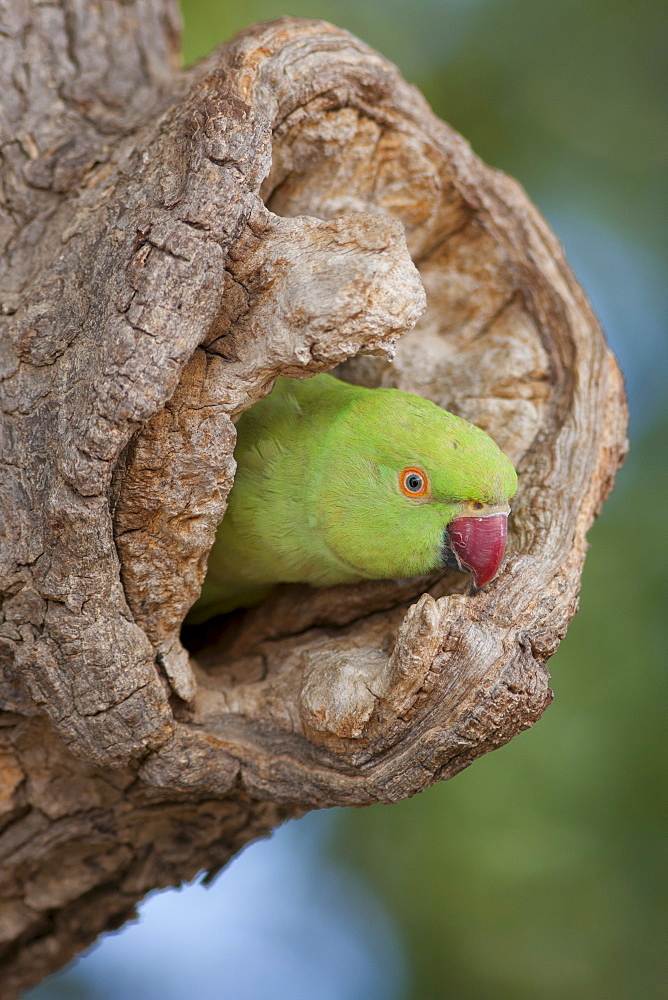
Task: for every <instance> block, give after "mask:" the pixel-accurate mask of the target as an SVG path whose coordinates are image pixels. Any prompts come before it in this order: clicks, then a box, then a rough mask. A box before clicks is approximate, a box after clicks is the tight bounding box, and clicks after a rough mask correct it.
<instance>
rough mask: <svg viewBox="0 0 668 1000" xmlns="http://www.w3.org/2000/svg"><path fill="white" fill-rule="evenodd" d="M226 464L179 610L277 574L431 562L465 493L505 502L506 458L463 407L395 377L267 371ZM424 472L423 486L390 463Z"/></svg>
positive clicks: (276, 578) (239, 592)
mask: <svg viewBox="0 0 668 1000" xmlns="http://www.w3.org/2000/svg"><path fill="white" fill-rule="evenodd" d="M237 435H238V437H237V446H236V449H235V453H234V454H235V458H236V460H237V472H236V476H235V481H234V486H233V488H232V490H231V492H230V496H229V499H228V508H227V512H226V514H225V518H224V520H223V521H222V523H221V525H220V527H219V528H218V532H217V535H216V541H215V543H214V545H213V548H212V550H211V553H210V555H209V567H208V573H207V576H206V579H205V581H204V586H203V588H202V594H201V597H200V599H199V600H198V601H197V603H196V604H195V605H194V606H193V608H192V609H191V611H190V614H189V616H188V621H189V622H192V623H197V622H201V621H205V620H206V619H207V618H210V617H212V616H213V615H215V614H220V613H222V612H226V611H231V610H233V609H234V608H235V607H240V606H249V605H251V604H255V603H258V602H259V601H260V600H262V599H263V598H264V596H266V594H267V593H268V592H269V590H270V589H271V587H273V586H274V585H275V584H277V583H309V584H311V585H312V586H316V587H324V586H331V585H333V584H338V583H353V582H357V581H359V580H364V579H371V580H377V579H398V578H402V577H409V576H416V575H419V574H422V573H427V572H429V571H431V570H434V569H436V568H438V567H439V566H441V565H442V552H443V537H444V531H445V528H446V527H447V525H448V524H449V522H450V521H451V520H452V518H453V517H456V516H458V515H461V514H462V513H463V512H465V511H466V509H467V505H468V506H470V505H471V504H472V503H477V504H484V505H486V506H487V505H494V504H502V503H506V502H507V501H508V500H509V499H510V497H512V496H513V495H514V493H515V491H516V489H517V476H516V474H515V470H514V469H513V467H512V465H511V463H510V461H509V460H508V459H507V458H506V456H505V455H504V454H503V453H502V452H501V451H500V449H499V448H498V446H497V445H496V444H495V442H494V441H492V439H491V438H490V437H489V436H488V435H487V434H485V433H484V431H481V430H480V429H479V428H478V427H474V426H473V425H472V424H469V423H468V422H467V421H465V420H463V419H462V418H461V417H457V416H455V415H454V414H452V413H448V411H447V410H443V409H441V408H440V407H438V406H436V405H435V404H434V403H431V402H429V401H428V400H426V399H423V398H422V397H421V396H414V395H412V394H410V393H406V392H400V391H399V390H398V389H364V388H361V387H360V386H353V385H349V384H348V383H346V382H341V381H339V380H338V379H336V378H333V377H332V376H331V375H317V376H315V377H314V378H310V379H306V380H297V379H286V378H279V379H277V381H276V385H275V386H274V389H273V390H272V392H271V393H270V394H269V395H268V396H266V397H265V398H264V399H262V400H260V402H258V403H256V404H255V406H253V407H252V408H251V409H250V410H248V411H247V412H246V413H244V414H243V415H242V417H241V418H240V420H239V422H238V424H237ZM412 467H417V468H419V469H421V470H423V471H424V472H425V473H426V476H427V479H428V482H429V486H430V492H429V496H427V497H425V498H414V497H410V496H406V495H405V494H404V493H403V492H402V489H401V486H400V473H401V472H402V470H404V469H406V468H412Z"/></svg>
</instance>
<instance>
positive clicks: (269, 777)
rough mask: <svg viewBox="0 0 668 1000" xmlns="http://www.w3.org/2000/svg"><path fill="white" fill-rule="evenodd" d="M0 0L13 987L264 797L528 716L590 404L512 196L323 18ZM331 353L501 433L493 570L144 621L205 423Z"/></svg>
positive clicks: (344, 782) (275, 816)
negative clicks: (199, 16) (480, 580)
mask: <svg viewBox="0 0 668 1000" xmlns="http://www.w3.org/2000/svg"><path fill="white" fill-rule="evenodd" d="M2 9H3V14H2V23H3V31H2V34H1V35H0V44H1V45H2V48H3V53H2V58H1V59H0V86H1V87H2V93H3V94H4V95H7V96H6V97H5V98H3V109H2V115H3V118H2V135H1V141H2V147H1V153H2V183H3V189H2V194H3V202H2V207H1V208H0V212H1V213H2V214H1V215H0V223H1V224H2V236H1V238H2V246H3V250H4V260H3V271H2V276H1V280H0V294H1V296H2V300H1V302H2V304H1V310H2V327H1V328H0V379H1V381H0V393H1V401H2V424H1V425H0V442H1V446H2V452H1V457H2V464H1V465H0V469H1V470H2V478H1V479H0V514H1V517H2V525H1V533H0V538H1V539H2V548H1V554H0V590H1V592H2V598H3V604H2V619H1V620H0V621H1V623H0V663H1V664H2V667H3V675H2V689H1V690H2V698H3V705H4V709H5V710H4V712H3V713H2V715H1V716H0V720H1V721H2V731H1V732H2V736H1V739H2V750H1V758H0V822H1V823H2V829H3V832H2V834H1V835H0V856H1V857H2V859H3V866H4V873H5V878H4V881H3V884H2V888H1V889H0V893H1V895H0V906H1V909H0V937H1V939H2V942H3V943H4V949H5V950H4V968H5V972H4V976H5V982H6V984H7V986H6V995H7V996H13V995H15V994H16V992H17V991H18V990H19V989H22V988H24V987H25V986H27V985H29V984H31V983H32V982H35V981H37V980H38V979H39V978H40V977H41V976H43V975H44V974H46V973H47V972H49V971H52V970H53V969H55V968H57V967H58V966H59V965H60V964H62V963H63V962H65V961H66V960H67V959H68V958H70V957H71V955H72V954H73V953H74V952H76V951H77V950H79V949H81V948H82V947H84V946H85V945H86V944H88V943H89V942H90V941H92V940H93V939H94V937H95V936H96V935H97V934H98V933H100V932H101V931H103V930H104V929H106V928H109V927H113V926H116V925H118V924H119V923H120V922H122V921H123V920H124V919H126V918H127V917H128V915H129V914H130V913H131V912H132V909H133V906H134V903H135V902H136V901H137V900H138V899H140V898H141V897H142V896H143V895H144V893H145V892H147V891H148V890H149V889H152V888H155V887H157V886H164V885H168V884H176V883H178V882H180V881H181V880H183V879H188V878H191V877H193V876H194V875H195V874H196V873H197V872H198V871H201V870H216V869H217V868H219V867H220V866H221V865H222V864H224V863H225V861H226V860H227V859H228V858H229V857H230V855H231V854H232V853H233V852H234V851H235V850H237V849H238V848H239V847H240V846H241V845H243V844H244V843H245V842H247V841H248V840H249V839H251V838H252V837H255V836H258V835H260V834H261V833H262V832H265V831H267V830H268V829H270V828H271V827H272V826H273V825H275V824H276V823H277V822H279V821H280V819H281V818H283V817H284V816H287V815H290V814H293V813H294V812H295V811H296V810H300V809H305V808H313V807H319V806H330V805H340V804H348V803H350V804H365V803H370V802H374V801H386V802H387V801H395V800H398V799H400V798H403V797H405V796H407V795H411V794H413V793H414V792H416V791H419V790H420V789H422V788H425V787H426V786H428V785H430V784H432V783H433V782H435V781H439V780H441V779H443V778H447V777H450V776H451V775H453V774H456V773H457V772H458V771H460V770H461V769H462V768H464V767H466V766H467V765H468V764H470V763H471V762H472V761H473V760H474V759H475V758H476V757H478V756H480V755H481V754H483V753H485V752H486V751H487V750H491V749H494V748H495V747H497V746H499V745H501V744H502V743H504V742H506V741H507V740H509V739H511V738H512V737H513V736H514V735H515V734H516V733H518V732H519V731H520V730H522V729H525V728H527V727H528V726H530V725H532V724H533V722H535V721H536V719H538V718H539V716H540V715H541V713H542V711H543V710H544V708H545V707H546V706H547V705H548V704H549V701H550V697H551V694H550V690H549V687H548V674H547V670H546V667H545V661H546V660H547V659H548V657H549V656H550V655H551V654H552V653H553V652H554V650H555V649H556V647H557V645H558V643H559V641H560V639H561V638H562V636H563V635H564V633H565V630H566V627H567V625H568V622H569V620H570V618H571V617H572V615H573V613H574V611H575V608H576V602H577V596H576V595H577V590H578V585H579V579H580V572H581V569H582V562H583V558H584V552H585V548H586V542H585V534H586V532H587V530H588V528H589V526H590V524H591V522H592V520H593V518H594V517H595V516H596V514H597V512H598V510H599V508H600V505H601V503H602V501H603V499H604V498H605V496H606V495H607V493H608V491H609V489H610V487H611V484H612V480H613V477H614V474H615V471H616V469H617V467H618V465H619V463H620V461H621V460H622V458H623V455H624V451H625V420H626V413H625V404H624V393H623V387H622V382H621V378H620V375H619V371H618V368H617V365H616V363H615V361H614V359H613V357H612V355H611V354H610V352H609V350H608V348H607V346H606V344H605V341H604V338H603V336H602V334H601V331H600V329H599V327H598V324H597V322H596V319H595V317H594V315H593V313H592V311H591V308H590V307H589V305H588V303H587V301H586V299H585V297H584V295H583V293H582V291H581V289H580V288H579V286H578V284H577V282H576V280H575V279H574V277H573V275H572V273H571V271H570V270H569V268H568V265H567V264H566V262H565V260H564V257H563V254H562V251H561V248H560V246H559V244H558V242H557V241H556V239H555V238H554V236H553V235H552V234H551V233H550V231H549V229H548V228H547V226H546V224H545V222H544V221H543V220H542V219H541V217H540V215H539V214H538V213H537V211H536V210H535V209H534V208H533V206H532V205H531V204H530V202H529V201H528V199H527V198H526V195H525V194H524V193H523V192H522V190H521V189H520V188H519V186H518V185H517V184H516V183H515V182H514V181H512V180H511V179H510V178H508V177H506V176H504V175H503V174H500V173H499V172H497V171H494V170H491V169H489V168H488V167H486V166H485V165H484V164H483V163H481V162H480V160H478V159H477V158H476V157H475V155H474V154H473V153H472V152H471V150H470V148H469V147H468V145H467V144H466V142H465V141H464V140H463V139H462V138H461V137H460V136H458V135H457V134H456V133H454V132H453V131H452V130H451V129H450V128H449V127H448V126H447V125H445V124H443V123H442V122H440V121H438V120H437V119H436V118H435V117H434V116H433V114H432V113H431V112H430V110H429V108H428V107H427V105H426V104H425V102H424V101H423V99H422V98H421V97H420V95H419V94H418V93H417V92H416V91H415V90H414V89H413V88H411V87H409V86H407V85H406V84H405V83H404V81H403V80H402V79H401V77H400V76H399V74H398V73H397V71H396V70H395V69H394V67H392V66H391V65H389V64H388V63H387V62H386V61H385V60H384V59H382V57H381V56H379V55H377V54H376V53H374V52H372V51H371V50H369V49H368V48H367V47H366V46H364V45H362V44H361V43H360V42H359V41H357V40H356V39H355V38H353V37H351V36H350V35H348V34H347V33H346V32H343V31H340V30H338V29H336V28H334V27H332V26H331V25H327V24H324V23H320V22H308V21H298V20H293V19H283V20H281V21H278V22H275V23H273V24H269V25H259V26H255V27H253V28H250V29H249V30H248V31H246V32H244V33H243V34H242V35H240V36H239V37H238V38H237V39H236V40H235V41H234V42H232V43H230V44H229V45H227V46H223V47H222V48H221V49H219V50H218V52H217V53H215V54H214V55H213V56H212V57H210V58H209V59H208V60H206V61H205V62H204V63H202V64H201V65H199V66H198V67H195V68H194V69H192V70H189V71H187V72H185V73H181V72H179V71H178V70H177V68H176V65H175V52H176V39H177V35H178V30H177V17H176V13H175V5H174V4H173V3H171V2H168V0H162V2H161V0H126V2H120V0H109V2H108V3H105V4H101V5H93V6H91V5H88V4H85V3H80V2H78V0H60V2H55V3H53V4H50V5H48V6H42V5H37V4H33V3H31V2H30V0H12V3H11V5H10V4H9V3H5V4H3V7H2ZM425 292H426V299H425ZM406 331H410V332H408V333H407V332H406ZM397 338H400V339H399V340H398V341H397ZM395 342H396V343H395ZM393 357H394V360H392V358H393ZM337 365H340V366H341V367H340V368H339V373H340V375H341V377H344V378H347V379H349V380H352V381H358V382H362V383H364V384H367V385H393V386H397V387H399V388H402V389H407V390H412V391H417V392H419V393H421V394H423V395H425V396H428V397H430V398H432V399H434V400H435V401H436V402H437V403H439V404H441V405H443V406H446V407H447V408H448V409H450V410H453V411H455V412H458V413H461V414H462V415H463V416H465V417H467V418H468V419H470V420H472V421H474V422H475V423H477V424H479V425H480V426H482V427H484V428H485V429H487V430H488V431H489V432H490V433H491V434H492V435H493V436H494V437H495V438H496V440H497V441H498V442H499V444H500V445H501V446H502V447H503V448H504V449H505V450H506V451H507V453H508V454H509V455H510V456H511V458H512V459H513V461H514V462H515V463H516V465H517V468H518V471H519V474H520V491H519V493H518V495H517V498H516V500H515V501H514V504H513V516H512V520H511V545H510V553H509V555H508V557H507V560H506V564H505V567H504V570H503V572H502V574H501V576H500V577H499V578H498V580H497V581H496V582H495V583H494V584H493V585H491V586H490V587H488V588H485V589H484V590H483V591H481V592H480V593H478V594H477V595H476V596H475V597H469V596H466V595H465V594H464V593H463V585H464V581H463V579H462V578H461V577H459V576H455V575H453V574H451V573H445V574H441V575H434V576H432V577H428V578H423V579H419V580H409V581H399V582H377V583H368V584H361V585H357V586H350V587H336V588H331V589H329V590H322V591H318V590H311V589H309V588H307V587H284V588H281V589H279V591H278V592H277V593H276V594H275V595H274V596H273V597H272V598H271V599H270V600H269V601H268V602H267V603H266V604H264V605H263V606H261V607H259V608H255V609H252V610H250V611H248V612H246V613H237V614H236V615H234V616H231V617H229V618H228V619H227V620H224V621H217V622H214V623H211V624H209V625H207V626H202V627H200V628H197V629H186V630H185V632H184V633H183V637H181V624H182V622H183V618H184V616H185V613H186V612H187V610H188V608H189V607H190V605H191V604H192V603H193V601H194V600H195V599H196V597H197V595H198V592H199V588H200V586H201V582H202V579H203V576H204V573H205V569H206V559H207V555H208V551H209V548H210V546H211V544H212V542H213V537H214V533H215V529H216V526H217V524H218V522H219V521H220V519H221V518H222V516H223V514H224V510H225V497H226V495H227V492H228V491H229V488H230V486H231V483H232V481H233V477H234V460H233V456H232V452H233V448H234V440H235V434H234V419H235V418H236V416H237V415H238V414H240V413H241V412H243V411H244V410H245V409H247V408H248V407H249V406H251V405H252V404H253V403H254V402H255V401H257V400H258V399H259V398H261V397H262V396H263V395H264V394H265V393H266V392H268V391H269V389H270V388H271V386H272V384H273V381H274V379H275V377H276V376H277V375H279V374H283V375H290V376H294V377H305V376H308V375H310V374H314V373H316V372H321V371H326V370H330V369H332V368H333V367H334V366H337ZM182 639H183V641H182ZM184 641H185V642H186V643H187V648H186V646H185V645H184V644H183V642H184ZM189 651H190V652H189Z"/></svg>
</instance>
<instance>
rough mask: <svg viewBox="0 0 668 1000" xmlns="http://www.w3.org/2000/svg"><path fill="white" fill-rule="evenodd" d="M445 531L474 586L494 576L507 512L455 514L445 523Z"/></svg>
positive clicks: (502, 549)
mask: <svg viewBox="0 0 668 1000" xmlns="http://www.w3.org/2000/svg"><path fill="white" fill-rule="evenodd" d="M448 535H449V536H450V546H451V548H452V549H453V551H454V553H455V556H456V557H457V561H458V562H459V563H461V565H462V566H463V567H465V568H466V569H468V570H470V571H471V576H472V577H473V585H474V586H475V588H476V589H478V588H479V587H484V586H485V584H486V583H489V582H490V581H491V580H493V579H494V577H495V576H496V574H497V573H498V572H499V566H500V565H501V562H502V561H503V553H504V552H505V551H506V537H507V535H508V515H507V514H490V515H489V516H488V517H456V518H455V519H454V520H453V521H451V522H450V524H449V525H448Z"/></svg>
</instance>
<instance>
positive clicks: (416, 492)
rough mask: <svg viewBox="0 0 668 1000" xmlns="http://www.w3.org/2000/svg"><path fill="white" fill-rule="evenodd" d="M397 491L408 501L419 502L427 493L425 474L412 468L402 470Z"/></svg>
mask: <svg viewBox="0 0 668 1000" xmlns="http://www.w3.org/2000/svg"><path fill="white" fill-rule="evenodd" d="M399 489H400V490H401V492H402V493H403V495H404V496H405V497H408V498H409V499H410V500H419V499H420V497H424V496H426V495H427V493H428V492H429V480H428V479H427V473H426V472H424V471H423V470H422V469H418V468H414V467H413V466H409V467H408V468H407V469H402V470H401V472H400V473H399Z"/></svg>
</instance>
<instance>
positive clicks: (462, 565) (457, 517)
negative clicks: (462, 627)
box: [311, 389, 517, 591]
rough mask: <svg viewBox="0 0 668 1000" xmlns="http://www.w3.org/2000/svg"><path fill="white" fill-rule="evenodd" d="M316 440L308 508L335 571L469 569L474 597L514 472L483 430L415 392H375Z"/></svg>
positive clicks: (497, 539) (500, 545) (484, 579)
mask: <svg viewBox="0 0 668 1000" xmlns="http://www.w3.org/2000/svg"><path fill="white" fill-rule="evenodd" d="M323 443H324V444H325V447H323V448H322V450H321V455H324V456H325V458H324V459H323V461H321V462H320V463H318V466H317V469H316V470H315V475H314V479H313V481H312V483H311V489H312V491H313V493H312V497H313V500H314V504H313V506H312V509H315V510H317V511H318V512H319V515H318V521H319V527H320V529H321V530H322V533H323V537H324V539H325V541H326V544H327V546H328V548H329V550H330V553H331V554H332V556H333V557H334V558H335V559H336V560H337V561H339V563H340V565H341V569H342V570H343V569H344V568H347V570H348V572H356V573H358V574H359V576H360V577H361V578H370V579H397V578H402V577H409V576H418V575H421V574H423V573H428V572H431V571H433V570H435V569H438V568H445V567H450V568H454V569H458V570H460V571H462V572H469V573H470V574H471V578H472V584H473V589H474V591H475V590H477V589H478V588H480V587H483V586H485V584H487V583H489V582H490V581H491V580H493V579H494V577H495V576H496V575H497V573H498V571H499V568H500V566H501V562H502V560H503V555H504V552H505V547H506V535H507V524H508V514H509V512H510V507H509V506H508V501H509V500H510V499H511V497H512V496H514V494H515V492H516V490H517V475H516V473H515V469H514V468H513V466H512V464H511V462H510V460H509V459H508V458H507V457H506V456H505V455H504V454H503V452H502V451H501V450H500V449H499V447H498V446H497V444H496V443H495V442H494V441H493V440H492V439H491V438H490V437H489V436H488V435H487V434H485V432H484V431H482V430H480V428H478V427H475V426H474V425H473V424H470V423H468V422H467V421H466V420H463V419H462V418H461V417H457V416H455V415H454V414H452V413H449V412H448V411H447V410H443V409H441V408H440V407H438V406H436V405H435V404H434V403H432V402H430V401H429V400H426V399H423V398H422V397H420V396H413V395H412V394H409V393H405V392H399V391H397V390H395V389H376V390H375V391H374V392H373V393H369V394H368V395H366V394H365V396H364V397H363V398H361V399H360V398H357V399H356V400H355V401H354V402H352V403H351V404H350V405H349V406H348V407H347V408H346V410H345V411H344V413H343V414H342V416H341V417H340V418H339V419H338V420H337V421H336V423H335V424H334V425H333V426H332V427H331V429H330V430H329V432H328V434H327V440H326V442H323Z"/></svg>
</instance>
